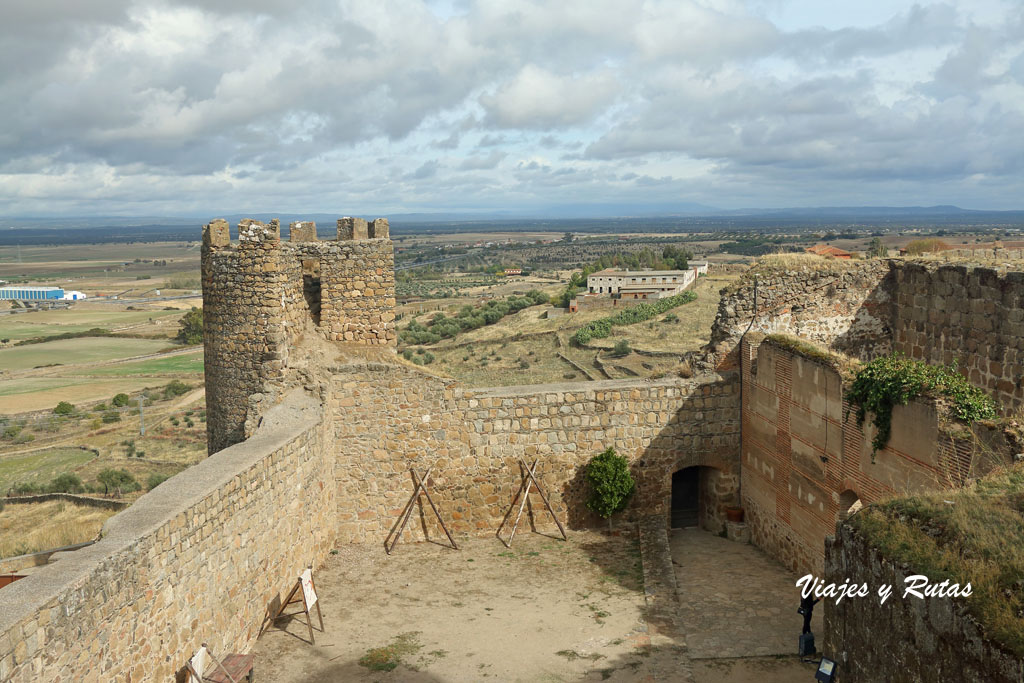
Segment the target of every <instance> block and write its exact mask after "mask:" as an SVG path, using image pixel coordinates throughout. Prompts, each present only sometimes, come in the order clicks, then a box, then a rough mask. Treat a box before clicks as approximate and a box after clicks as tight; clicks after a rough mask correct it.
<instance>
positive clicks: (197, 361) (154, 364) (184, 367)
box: [83, 349, 203, 377]
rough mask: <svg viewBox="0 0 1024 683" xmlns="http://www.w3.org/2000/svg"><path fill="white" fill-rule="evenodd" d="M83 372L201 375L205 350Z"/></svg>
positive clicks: (122, 374)
mask: <svg viewBox="0 0 1024 683" xmlns="http://www.w3.org/2000/svg"><path fill="white" fill-rule="evenodd" d="M83 374H86V375H89V376H91V377H107V376H112V375H113V376H117V377H125V376H131V375H159V376H165V377H166V376H172V375H194V376H196V377H200V376H202V374H203V350H202V349H197V350H195V351H191V352H189V353H183V354H175V355H173V356H166V357H163V358H151V359H149V360H138V361H130V362H127V363H116V364H114V365H104V366H102V367H98V368H92V369H90V370H87V371H86V372H85V373H83Z"/></svg>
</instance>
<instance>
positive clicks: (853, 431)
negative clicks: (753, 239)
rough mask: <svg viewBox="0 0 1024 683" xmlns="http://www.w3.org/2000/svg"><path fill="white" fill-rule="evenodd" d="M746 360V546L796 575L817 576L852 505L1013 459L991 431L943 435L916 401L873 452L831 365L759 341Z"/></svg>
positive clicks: (899, 413) (929, 409)
mask: <svg viewBox="0 0 1024 683" xmlns="http://www.w3.org/2000/svg"><path fill="white" fill-rule="evenodd" d="M743 353H744V354H745V355H744V372H743V377H744V380H743V436H742V457H743V465H742V487H743V506H744V508H745V510H746V514H747V517H748V521H749V522H750V528H751V538H752V540H753V541H754V542H755V543H756V544H757V545H758V546H760V547H761V548H763V549H764V550H765V551H767V552H768V553H769V554H770V555H772V556H774V557H776V558H778V559H779V560H780V561H781V562H782V563H783V564H785V565H786V566H788V567H790V568H791V569H793V570H794V571H798V572H801V573H803V572H815V573H817V574H818V575H820V574H821V571H822V566H823V562H824V545H823V539H824V538H825V537H826V536H827V535H829V534H831V533H832V532H833V530H834V529H835V524H836V522H838V521H839V520H841V519H842V518H843V517H844V516H845V515H846V513H847V511H848V508H849V507H850V505H851V503H853V502H854V501H857V500H859V501H860V502H861V503H862V504H865V505H866V504H868V503H871V502H873V501H875V500H879V499H880V498H882V497H885V496H891V495H900V494H910V493H917V492H921V491H925V490H935V489H941V488H949V487H954V486H960V485H962V484H963V482H964V481H965V480H966V478H967V477H969V476H976V475H977V474H978V473H980V472H984V471H987V470H988V469H989V468H991V467H993V466H995V465H997V464H1000V463H1003V462H1006V461H1007V459H1008V457H1009V455H1010V454H1011V453H1013V452H1016V451H1015V450H1014V447H1013V446H1011V444H1009V443H1008V442H1007V440H1006V437H1005V436H1004V435H1003V434H1002V433H1001V432H1000V431H999V430H998V429H995V428H990V427H986V426H983V425H977V426H976V427H975V434H974V436H972V435H969V434H957V433H949V432H947V431H946V430H944V429H943V428H942V427H941V425H942V424H943V419H942V417H941V415H940V412H939V409H938V407H937V405H936V403H935V402H934V401H932V400H925V399H920V400H916V401H913V402H911V403H910V404H909V405H906V406H896V408H895V409H894V410H893V416H892V436H891V437H890V439H889V443H888V445H887V446H886V447H885V448H884V449H882V450H880V451H878V452H877V453H875V454H872V452H871V451H872V448H871V440H872V438H873V436H874V426H873V425H872V424H871V423H870V418H869V419H868V420H866V421H865V424H864V426H863V427H861V426H859V425H858V424H857V421H856V408H855V407H851V406H850V405H849V403H848V402H846V401H845V400H844V398H843V397H844V394H845V391H846V386H845V382H844V379H843V377H842V376H841V375H840V374H839V372H838V371H837V370H836V369H835V368H834V367H832V366H831V365H829V364H828V363H825V362H823V361H821V360H818V359H815V358H810V357H807V356H804V355H802V354H800V353H798V352H795V351H793V350H791V349H789V348H786V347H783V346H781V345H779V344H777V343H775V342H773V341H772V340H770V339H769V340H766V341H763V342H760V341H759V335H748V337H747V339H746V340H745V341H744V344H743ZM975 436H977V439H976V438H975Z"/></svg>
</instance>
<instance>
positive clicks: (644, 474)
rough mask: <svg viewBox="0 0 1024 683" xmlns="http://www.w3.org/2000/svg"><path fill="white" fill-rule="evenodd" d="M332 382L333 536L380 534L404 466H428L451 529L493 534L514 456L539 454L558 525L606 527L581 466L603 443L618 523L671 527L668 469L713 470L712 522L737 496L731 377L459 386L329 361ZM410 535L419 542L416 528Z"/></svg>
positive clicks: (403, 488)
mask: <svg viewBox="0 0 1024 683" xmlns="http://www.w3.org/2000/svg"><path fill="white" fill-rule="evenodd" d="M333 377H334V386H333V390H332V394H333V398H332V402H333V404H334V405H335V406H336V419H335V424H334V436H335V443H336V444H337V458H338V464H337V472H338V487H339V491H338V502H339V515H340V517H339V525H340V526H339V540H340V541H341V542H380V541H382V540H383V539H384V537H385V536H386V535H387V533H388V531H389V530H390V529H391V526H392V525H393V524H394V521H395V520H396V519H397V518H398V515H399V512H400V510H401V508H402V506H403V505H404V504H405V502H406V501H407V500H408V498H409V495H410V494H411V493H412V488H413V484H412V480H411V474H410V472H409V468H410V467H415V468H416V469H417V470H418V472H419V473H420V474H422V473H423V471H424V470H425V469H426V468H427V467H428V466H431V465H433V467H434V469H433V471H432V473H431V480H432V482H433V488H432V492H431V495H432V496H433V498H434V501H435V503H437V504H438V507H439V509H440V510H441V514H442V515H443V516H444V518H445V521H446V523H447V524H449V528H452V529H453V530H454V531H455V532H458V533H493V532H494V530H495V529H496V528H497V527H498V525H499V524H500V523H501V520H502V517H503V515H504V514H505V512H506V511H507V509H508V506H509V504H510V502H511V500H512V496H513V495H514V494H515V492H516V490H517V489H518V487H519V485H520V481H521V479H520V468H519V461H518V458H519V457H522V458H523V459H524V460H527V461H529V462H530V463H531V464H532V462H533V460H534V458H538V459H539V464H538V466H537V475H538V477H539V478H540V480H541V482H542V484H543V485H544V486H545V487H546V492H547V494H548V496H549V499H550V501H551V503H552V505H553V506H554V508H555V510H556V512H557V514H558V515H559V517H560V519H561V520H562V521H563V523H566V522H567V523H568V525H569V526H570V527H572V528H580V527H585V526H594V525H597V524H604V522H602V521H600V520H599V519H598V518H597V517H595V516H594V515H593V514H592V513H590V512H589V511H588V510H587V509H586V507H585V504H584V497H585V495H586V491H587V489H586V485H585V482H584V480H583V467H584V465H585V464H586V463H587V462H588V461H589V460H590V458H592V457H593V456H595V455H597V454H598V453H600V452H601V451H603V450H604V449H605V448H608V447H609V446H614V447H615V449H616V450H617V452H618V453H619V454H620V455H622V456H625V457H626V458H627V459H628V460H629V461H630V464H631V469H632V471H633V475H634V478H635V479H636V481H637V494H636V496H635V497H634V499H633V500H632V502H631V504H630V507H629V508H628V510H627V511H626V513H624V515H623V519H622V520H621V521H631V520H635V519H636V518H637V517H638V516H640V515H642V514H663V515H664V516H665V518H666V521H667V519H668V505H669V497H670V492H671V477H672V473H673V472H675V471H676V470H678V469H681V468H684V467H689V466H710V467H713V468H716V469H717V470H719V471H720V472H721V475H720V476H718V477H716V478H715V480H714V481H713V482H711V484H713V486H711V487H709V490H710V491H713V492H714V493H713V495H714V497H715V500H713V501H711V502H710V503H709V504H708V507H709V508H710V511H709V513H708V514H707V515H706V519H707V523H708V524H709V525H710V526H712V527H714V525H715V524H716V523H717V524H720V523H721V522H720V520H721V519H724V513H723V508H724V507H725V506H726V505H735V504H736V502H737V499H738V498H737V487H738V477H737V474H738V452H739V451H738V449H739V396H738V386H737V385H736V382H735V380H734V379H723V378H720V377H717V376H714V377H709V378H706V379H704V380H689V381H684V380H659V381H643V380H629V381H622V380H613V381H606V382H584V383H572V384H562V385H543V386H526V387H502V388H494V389H464V388H460V387H458V386H457V385H456V384H455V383H454V382H452V381H451V380H444V379H441V378H436V377H432V376H429V375H427V374H426V373H424V372H422V371H420V370H418V369H416V368H411V367H406V366H400V365H394V366H379V367H375V368H372V369H367V368H361V367H353V368H350V369H349V370H345V369H344V368H335V369H334V372H333ZM531 500H532V506H533V511H534V514H535V516H536V518H537V521H538V524H539V525H542V526H543V525H547V526H551V522H550V516H549V515H548V514H547V512H546V510H545V509H544V507H543V502H542V501H541V500H540V498H539V497H537V496H533V497H532V499H531ZM431 518H432V513H430V511H429V508H428V509H427V511H426V516H425V519H427V520H428V521H429V520H430V519H431ZM524 523H525V522H524ZM410 526H412V525H410ZM552 528H553V527H552ZM427 531H428V532H429V533H430V534H431V535H432V536H434V537H436V536H437V534H439V533H442V532H441V531H440V528H439V527H437V528H435V527H433V526H430V525H428V526H427ZM408 534H409V538H416V539H419V538H422V526H421V525H417V528H414V529H410V530H409V531H408Z"/></svg>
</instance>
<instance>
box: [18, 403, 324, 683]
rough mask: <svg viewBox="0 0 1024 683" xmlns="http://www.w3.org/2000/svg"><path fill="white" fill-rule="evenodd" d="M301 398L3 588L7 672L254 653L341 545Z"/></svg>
mask: <svg viewBox="0 0 1024 683" xmlns="http://www.w3.org/2000/svg"><path fill="white" fill-rule="evenodd" d="M325 436H326V434H325V430H324V416H323V413H322V407H321V406H319V405H318V404H317V403H316V402H315V401H312V400H310V399H308V398H304V397H301V396H292V397H289V399H287V400H286V401H285V402H284V403H283V404H282V405H280V406H278V407H276V408H274V409H273V410H271V411H269V412H268V413H267V415H266V416H265V417H264V425H263V427H261V429H260V430H259V431H257V433H256V434H255V435H254V436H253V437H252V438H250V439H249V440H247V441H246V442H245V443H243V444H238V445H236V446H233V447H231V448H227V449H225V450H223V451H221V452H219V453H217V454H215V455H213V456H211V457H210V458H208V459H206V460H204V461H203V462H201V463H199V464H198V465H194V466H193V467H191V468H189V469H187V470H185V471H184V472H181V473H180V474H177V475H176V476H174V477H172V478H171V479H169V480H168V481H166V482H164V483H163V484H161V485H160V486H158V487H157V488H155V489H154V490H153V491H151V492H149V493H147V494H146V495H145V496H143V497H142V498H141V499H139V501H138V502H136V503H135V504H134V505H132V506H131V507H130V508H128V509H127V510H125V511H123V512H121V513H119V514H117V515H115V516H114V517H112V518H110V520H108V521H107V523H106V524H105V525H104V530H103V538H102V539H101V540H100V541H99V542H98V543H95V544H94V545H91V546H89V547H87V548H83V549H81V550H78V551H76V552H74V553H70V554H68V555H67V556H65V557H62V558H61V559H59V560H58V561H57V562H56V563H55V564H51V565H48V566H46V567H42V568H40V569H39V570H37V571H36V572H34V573H33V574H31V575H30V576H28V577H26V578H24V579H21V580H20V581H16V582H14V583H13V584H11V585H10V586H7V587H5V588H4V589H3V601H4V602H3V605H4V607H3V610H0V680H2V681H5V682H7V681H11V682H12V683H34V682H36V681H49V682H52V683H61V682H67V683H72V682H74V683H78V682H80V681H115V680H116V681H158V680H159V681H169V680H173V679H174V676H175V674H176V673H177V672H179V671H180V670H181V669H182V667H183V666H184V664H185V661H186V660H187V659H188V658H189V657H190V656H191V655H192V653H193V652H194V651H195V650H196V649H198V648H199V646H200V644H201V643H202V642H207V643H209V645H210V647H212V648H213V650H214V652H245V651H247V650H248V649H249V648H250V647H251V646H252V644H253V642H254V641H255V639H256V636H257V634H258V631H259V628H260V623H261V621H262V620H263V616H264V613H265V611H266V610H267V609H268V607H270V606H271V605H273V604H274V601H275V600H277V601H280V600H283V599H284V597H285V595H284V594H285V593H286V592H287V591H288V590H290V589H291V586H292V585H294V582H295V579H296V577H297V576H298V574H299V573H300V572H301V571H302V570H303V569H304V568H305V567H309V566H319V565H320V564H321V563H322V562H323V560H324V559H325V558H326V556H327V552H328V551H329V550H330V548H332V547H333V545H334V540H335V530H336V525H335V523H334V520H335V516H336V508H337V502H336V499H335V495H336V491H335V489H334V487H332V486H330V485H329V482H331V481H333V479H334V461H333V459H332V458H330V457H325V451H324V448H325V441H324V439H325Z"/></svg>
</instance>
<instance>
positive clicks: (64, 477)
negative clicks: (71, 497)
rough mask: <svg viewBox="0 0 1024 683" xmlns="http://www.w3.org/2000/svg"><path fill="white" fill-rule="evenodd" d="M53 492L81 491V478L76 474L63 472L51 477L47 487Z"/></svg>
mask: <svg viewBox="0 0 1024 683" xmlns="http://www.w3.org/2000/svg"><path fill="white" fill-rule="evenodd" d="M48 488H49V489H50V491H52V492H53V493H81V492H82V480H81V479H79V478H78V475H77V474H73V473H71V472H65V473H64V474H60V475H58V476H56V477H54V478H53V481H51V482H50V486H49V487H48Z"/></svg>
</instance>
